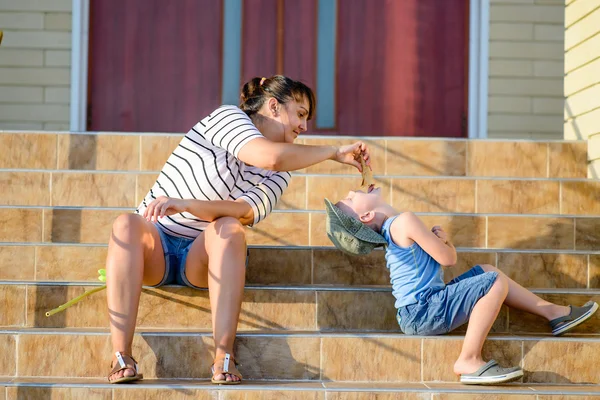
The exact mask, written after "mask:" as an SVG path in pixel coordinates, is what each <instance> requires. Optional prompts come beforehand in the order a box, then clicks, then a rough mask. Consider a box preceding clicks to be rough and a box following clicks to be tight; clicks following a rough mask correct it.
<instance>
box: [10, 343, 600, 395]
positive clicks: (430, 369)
mask: <svg viewBox="0 0 600 400" xmlns="http://www.w3.org/2000/svg"><path fill="white" fill-rule="evenodd" d="M462 340H463V338H462V337H460V336H439V337H407V336H404V335H400V334H396V335H389V334H388V335H385V334H354V335H352V334H323V333H319V334H313V335H302V334H288V335H284V334H277V335H273V334H270V335H269V334H262V335H259V334H240V335H238V337H237V340H236V345H235V349H234V353H235V354H236V356H237V359H238V360H239V361H240V362H241V363H242V365H241V366H240V370H241V372H242V373H243V374H244V376H245V377H246V378H247V379H249V380H252V379H273V380H295V381H298V380H302V381H312V382H318V381H326V380H330V381H337V382H357V381H362V382H363V383H368V382H387V383H389V382H393V383H409V382H453V383H454V382H457V378H456V376H455V375H454V374H453V373H452V365H453V364H454V362H455V360H456V358H457V357H458V354H459V353H460V347H461V346H460V345H461V343H462ZM599 343H600V341H599V339H598V338H597V337H596V338H593V339H590V338H581V337H562V338H553V337H542V336H537V337H527V338H526V337H516V336H500V337H495V336H493V335H492V336H491V337H490V338H489V339H488V340H487V341H486V342H485V345H484V349H483V356H484V358H486V359H492V358H493V359H496V360H498V362H499V363H500V364H501V365H521V366H522V367H523V369H524V370H525V376H524V380H523V382H524V383H560V384H567V383H575V384H583V383H593V384H598V383H600V375H599V371H598V370H597V369H595V368H590V366H592V365H595V364H596V362H597V360H598V357H600V346H599ZM82 348H87V349H88V351H85V352H82V351H81V349H82ZM213 348H214V343H213V340H212V338H211V334H210V333H209V332H203V333H196V334H192V333H188V334H182V335H180V336H174V335H173V334H168V333H163V334H158V333H156V334H153V333H147V334H141V335H140V334H137V335H135V336H134V340H133V353H134V355H135V356H137V359H138V361H139V362H140V367H141V370H142V371H143V373H144V376H145V377H146V378H150V379H153V378H178V379H203V378H208V377H209V376H210V372H209V370H210V365H211V363H212V353H213ZM15 354H22V355H27V356H25V357H17V358H13V357H14V355H15ZM557 354H560V357H556V355H557ZM0 357H2V358H3V359H4V360H6V363H3V364H2V365H0V375H2V376H5V377H14V378H17V377H29V378H35V377H63V378H69V377H85V378H101V377H103V376H105V374H106V372H107V369H108V364H109V360H110V357H111V345H110V336H109V334H108V332H105V333H102V334H100V333H91V332H90V333H88V334H86V333H80V332H78V333H67V332H56V333H51V332H46V333H33V332H32V333H30V334H21V333H16V332H13V333H10V332H7V333H2V334H0ZM74 363H76V364H77V368H72V366H73V364H74ZM389 365H402V366H403V368H389Z"/></svg>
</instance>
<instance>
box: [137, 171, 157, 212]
mask: <svg viewBox="0 0 600 400" xmlns="http://www.w3.org/2000/svg"><path fill="white" fill-rule="evenodd" d="M157 177H158V175H157V174H138V176H137V188H136V191H135V207H137V206H139V205H140V203H141V202H142V200H144V197H146V195H147V194H148V192H149V191H150V189H151V188H152V186H153V185H154V183H155V182H156V178H157Z"/></svg>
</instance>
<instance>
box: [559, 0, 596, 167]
mask: <svg viewBox="0 0 600 400" xmlns="http://www.w3.org/2000/svg"><path fill="white" fill-rule="evenodd" d="M566 3H567V7H566V9H565V96H566V101H565V111H564V117H565V124H564V128H565V130H564V137H565V139H588V158H589V160H590V163H589V169H588V172H589V174H588V175H589V176H590V177H592V178H600V0H567V1H566Z"/></svg>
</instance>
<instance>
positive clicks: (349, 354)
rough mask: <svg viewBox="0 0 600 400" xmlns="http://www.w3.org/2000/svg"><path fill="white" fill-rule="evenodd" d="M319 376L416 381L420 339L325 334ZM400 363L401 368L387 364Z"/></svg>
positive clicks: (376, 380)
mask: <svg viewBox="0 0 600 400" xmlns="http://www.w3.org/2000/svg"><path fill="white" fill-rule="evenodd" d="M321 352H322V353H321V354H322V363H323V364H322V365H323V379H327V380H333V381H371V382H417V381H420V380H421V339H408V338H402V339H401V340H399V339H397V338H390V337H367V338H347V337H329V338H328V337H325V338H323V345H322V350H321ZM390 365H402V366H403V367H402V368H390V367H389V366H390Z"/></svg>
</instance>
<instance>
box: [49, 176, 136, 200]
mask: <svg viewBox="0 0 600 400" xmlns="http://www.w3.org/2000/svg"><path fill="white" fill-rule="evenodd" d="M135 182H136V175H135V174H133V173H132V174H103V173H76V172H73V173H71V172H68V173H55V174H53V176H52V205H53V206H93V207H135V206H137V204H135V187H136V186H135Z"/></svg>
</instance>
